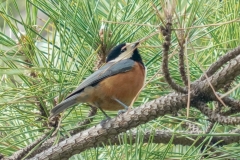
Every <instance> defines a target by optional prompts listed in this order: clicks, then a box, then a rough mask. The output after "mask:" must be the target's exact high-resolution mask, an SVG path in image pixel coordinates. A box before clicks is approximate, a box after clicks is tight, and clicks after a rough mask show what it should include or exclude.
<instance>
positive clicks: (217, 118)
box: [195, 102, 240, 125]
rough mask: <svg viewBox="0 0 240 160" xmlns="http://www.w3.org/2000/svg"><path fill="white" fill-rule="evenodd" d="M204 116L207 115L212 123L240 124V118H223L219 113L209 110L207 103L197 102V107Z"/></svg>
mask: <svg viewBox="0 0 240 160" xmlns="http://www.w3.org/2000/svg"><path fill="white" fill-rule="evenodd" d="M195 106H196V108H198V109H199V110H200V111H201V112H202V113H203V114H205V115H206V116H207V117H208V118H209V120H210V121H211V122H218V123H220V124H228V125H230V124H231V125H236V124H239V123H240V118H239V117H229V116H222V115H220V114H218V113H215V112H214V111H213V110H211V109H210V108H208V106H207V105H206V104H205V103H202V102H197V104H196V105H195Z"/></svg>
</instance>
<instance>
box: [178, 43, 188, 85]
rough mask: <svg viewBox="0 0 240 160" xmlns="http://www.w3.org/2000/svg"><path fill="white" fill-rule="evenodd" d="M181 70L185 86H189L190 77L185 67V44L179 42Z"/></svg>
mask: <svg viewBox="0 0 240 160" xmlns="http://www.w3.org/2000/svg"><path fill="white" fill-rule="evenodd" d="M179 46H180V50H179V71H180V74H181V78H182V81H183V83H184V85H185V86H188V78H187V75H186V71H185V67H184V44H179Z"/></svg>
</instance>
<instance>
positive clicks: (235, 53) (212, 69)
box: [200, 46, 240, 81]
mask: <svg viewBox="0 0 240 160" xmlns="http://www.w3.org/2000/svg"><path fill="white" fill-rule="evenodd" d="M239 54H240V46H238V47H237V48H234V49H233V50H232V51H229V52H227V53H226V54H225V55H223V56H222V57H220V58H219V59H218V60H217V61H216V62H215V63H213V64H212V65H211V66H210V67H209V68H208V70H207V71H206V74H207V76H208V77H209V76H212V75H213V74H214V73H215V72H216V71H217V70H218V69H219V68H220V67H222V66H223V65H224V64H225V63H226V62H228V61H230V60H231V59H233V58H235V57H237V56H238V55H239ZM205 79H206V77H205V75H204V74H203V75H202V76H201V78H200V80H201V81H202V80H205Z"/></svg>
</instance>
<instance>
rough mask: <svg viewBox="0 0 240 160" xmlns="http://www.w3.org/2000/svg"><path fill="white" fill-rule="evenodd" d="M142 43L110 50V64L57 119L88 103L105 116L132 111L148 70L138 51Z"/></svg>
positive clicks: (86, 82) (68, 100)
mask: <svg viewBox="0 0 240 160" xmlns="http://www.w3.org/2000/svg"><path fill="white" fill-rule="evenodd" d="M139 43H140V42H139V41H137V42H134V43H121V44H119V45H117V46H115V47H114V48H113V49H111V50H110V52H109V54H108V56H107V58H106V63H105V65H103V66H102V67H100V68H99V69H98V70H97V71H95V72H94V73H93V74H91V75H90V76H89V77H87V78H86V79H85V80H84V81H83V82H82V83H81V84H80V85H79V86H78V87H77V88H76V89H75V90H74V91H73V92H72V93H70V94H69V95H68V96H67V97H66V98H65V99H64V100H63V101H62V102H60V103H59V104H57V105H56V106H55V107H54V108H53V109H52V110H51V111H50V117H54V116H56V115H58V114H60V113H61V112H63V111H64V110H66V109H67V108H69V107H72V106H74V105H76V104H78V103H88V104H90V105H91V106H93V107H96V108H98V109H100V110H101V111H102V113H103V114H104V115H105V116H106V117H107V119H109V118H110V117H109V116H108V115H107V114H106V113H105V112H104V110H108V111H119V113H122V112H125V111H126V110H128V108H129V106H132V105H133V103H134V101H135V100H136V98H137V97H138V95H139V93H140V92H141V90H142V87H143V86H144V82H145V78H146V67H145V65H144V63H143V60H142V57H141V55H140V53H139V51H138V49H137V47H138V45H139Z"/></svg>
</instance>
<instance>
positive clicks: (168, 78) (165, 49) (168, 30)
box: [161, 23, 187, 93]
mask: <svg viewBox="0 0 240 160" xmlns="http://www.w3.org/2000/svg"><path fill="white" fill-rule="evenodd" d="M171 26H172V24H171V23H167V24H166V28H164V27H163V26H161V32H162V35H163V36H164V37H165V38H164V39H165V41H164V42H163V45H162V46H163V58H162V72H163V75H164V78H165V80H166V81H167V83H168V84H169V85H170V86H171V88H172V89H174V90H175V91H177V92H180V93H186V92H187V91H186V90H185V89H184V88H182V87H181V86H179V85H177V84H176V83H175V82H174V81H173V80H172V78H171V76H170V72H169V68H168V52H169V48H170V44H171Z"/></svg>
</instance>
